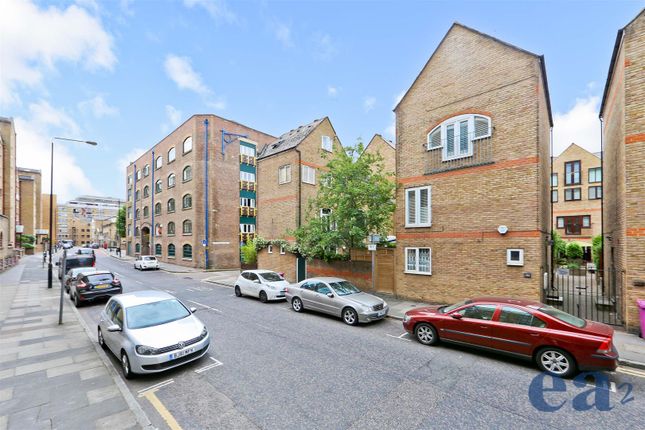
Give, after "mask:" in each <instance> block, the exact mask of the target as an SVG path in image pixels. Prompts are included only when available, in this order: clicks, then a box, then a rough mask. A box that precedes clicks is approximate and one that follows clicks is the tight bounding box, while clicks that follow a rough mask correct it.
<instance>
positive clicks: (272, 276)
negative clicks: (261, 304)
mask: <svg viewBox="0 0 645 430" xmlns="http://www.w3.org/2000/svg"><path fill="white" fill-rule="evenodd" d="M259 275H260V276H261V277H262V278H264V279H265V280H267V281H269V282H278V281H284V279H282V278H281V277H280V275H278V274H277V273H275V272H262V273H259Z"/></svg>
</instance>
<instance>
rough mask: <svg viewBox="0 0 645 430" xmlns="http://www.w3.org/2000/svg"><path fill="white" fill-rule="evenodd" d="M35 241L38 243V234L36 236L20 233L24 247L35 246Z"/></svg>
mask: <svg viewBox="0 0 645 430" xmlns="http://www.w3.org/2000/svg"><path fill="white" fill-rule="evenodd" d="M34 243H36V236H34V235H33V234H21V235H20V244H21V245H22V247H23V248H33V247H34ZM29 245H31V246H29Z"/></svg>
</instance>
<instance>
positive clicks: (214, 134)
mask: <svg viewBox="0 0 645 430" xmlns="http://www.w3.org/2000/svg"><path fill="white" fill-rule="evenodd" d="M238 135H243V136H246V137H240V136H238ZM206 136H208V137H207V138H206ZM206 140H208V159H207V160H208V163H205V162H204V161H205V160H206V157H205V150H206V148H205V142H206ZM222 140H224V142H222ZM272 140H275V137H273V136H271V135H269V134H266V133H263V132H261V131H257V130H255V129H252V128H250V127H247V126H245V125H242V124H239V123H237V122H234V121H230V120H227V119H224V118H221V117H218V116H215V115H193V116H191V117H190V118H189V119H187V120H186V121H185V122H184V123H183V124H182V125H180V126H179V127H178V128H177V129H176V130H174V131H173V132H171V133H170V134H169V135H168V136H166V137H165V138H164V139H163V140H161V141H160V142H159V143H157V144H156V145H155V146H153V147H152V148H151V149H149V150H148V151H146V153H144V154H143V155H142V156H141V157H139V158H138V159H137V160H135V161H134V162H133V163H131V164H130V165H129V166H128V168H127V172H126V177H127V185H126V187H127V206H126V207H127V209H126V235H127V237H126V243H127V245H126V249H127V253H128V255H142V254H155V255H156V256H157V257H158V258H159V259H160V260H161V261H165V262H172V263H174V264H179V265H183V266H189V267H200V268H204V267H209V268H218V269H224V268H239V267H240V241H245V240H249V239H251V238H252V237H253V234H254V233H255V224H256V223H255V220H256V216H257V213H256V204H255V201H256V198H255V193H256V188H257V181H256V174H255V160H256V146H257V145H264V144H266V143H268V142H270V141H272ZM206 169H208V174H206ZM206 178H208V180H206ZM206 187H208V192H206V190H205V188H206ZM207 225H208V228H206V226H207ZM203 241H205V242H206V243H208V247H205V246H203V245H202V243H204V242H203ZM207 256H208V264H206V258H207Z"/></svg>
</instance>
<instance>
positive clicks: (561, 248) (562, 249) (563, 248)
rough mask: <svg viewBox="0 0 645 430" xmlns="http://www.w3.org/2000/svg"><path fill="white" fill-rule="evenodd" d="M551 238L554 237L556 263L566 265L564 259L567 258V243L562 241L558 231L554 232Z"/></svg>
mask: <svg viewBox="0 0 645 430" xmlns="http://www.w3.org/2000/svg"><path fill="white" fill-rule="evenodd" d="M551 236H552V237H553V259H554V260H555V262H556V263H558V264H561V263H564V261H563V260H564V259H565V258H566V257H567V243H566V242H565V241H564V240H562V237H561V236H560V234H559V233H558V232H557V231H554V232H552V234H551Z"/></svg>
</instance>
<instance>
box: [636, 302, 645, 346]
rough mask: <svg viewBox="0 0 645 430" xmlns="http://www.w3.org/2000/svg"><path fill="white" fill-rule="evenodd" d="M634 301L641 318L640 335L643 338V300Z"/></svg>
mask: <svg viewBox="0 0 645 430" xmlns="http://www.w3.org/2000/svg"><path fill="white" fill-rule="evenodd" d="M636 303H638V308H639V311H638V312H639V314H640V319H641V337H642V338H643V339H645V300H636Z"/></svg>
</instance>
